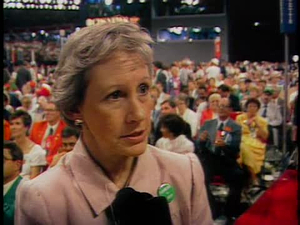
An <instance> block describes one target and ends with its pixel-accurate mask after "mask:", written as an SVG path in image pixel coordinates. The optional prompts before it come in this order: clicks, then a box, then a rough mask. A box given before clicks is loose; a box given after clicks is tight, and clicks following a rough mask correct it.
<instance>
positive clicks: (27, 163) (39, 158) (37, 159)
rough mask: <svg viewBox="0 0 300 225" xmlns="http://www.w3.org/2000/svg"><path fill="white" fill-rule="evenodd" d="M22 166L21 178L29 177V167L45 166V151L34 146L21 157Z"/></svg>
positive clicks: (38, 146)
mask: <svg viewBox="0 0 300 225" xmlns="http://www.w3.org/2000/svg"><path fill="white" fill-rule="evenodd" d="M23 159H24V164H23V166H22V172H21V174H20V175H21V176H22V177H27V178H29V177H30V167H32V166H46V165H47V161H46V151H45V150H44V149H42V147H41V146H40V145H34V146H33V147H32V149H31V151H30V152H29V153H27V154H24V155H23Z"/></svg>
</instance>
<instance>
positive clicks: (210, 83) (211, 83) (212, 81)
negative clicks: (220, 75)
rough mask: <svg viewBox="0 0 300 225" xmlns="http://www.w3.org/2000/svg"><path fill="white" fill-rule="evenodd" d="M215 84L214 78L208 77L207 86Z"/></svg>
mask: <svg viewBox="0 0 300 225" xmlns="http://www.w3.org/2000/svg"><path fill="white" fill-rule="evenodd" d="M215 84H216V81H215V79H213V78H211V79H209V86H211V87H212V86H215Z"/></svg>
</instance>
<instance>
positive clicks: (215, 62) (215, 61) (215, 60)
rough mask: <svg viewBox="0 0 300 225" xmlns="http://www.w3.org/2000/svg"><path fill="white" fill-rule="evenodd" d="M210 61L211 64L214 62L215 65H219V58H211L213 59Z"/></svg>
mask: <svg viewBox="0 0 300 225" xmlns="http://www.w3.org/2000/svg"><path fill="white" fill-rule="evenodd" d="M211 62H212V63H213V64H215V65H216V66H218V65H219V60H218V59H217V58H213V59H212V60H211Z"/></svg>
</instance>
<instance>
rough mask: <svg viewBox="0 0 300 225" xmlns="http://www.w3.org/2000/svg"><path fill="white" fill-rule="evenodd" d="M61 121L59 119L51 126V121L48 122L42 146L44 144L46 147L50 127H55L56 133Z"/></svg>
mask: <svg viewBox="0 0 300 225" xmlns="http://www.w3.org/2000/svg"><path fill="white" fill-rule="evenodd" d="M59 122H60V121H58V122H57V123H56V124H55V125H53V126H51V125H50V124H49V123H48V124H47V129H46V131H45V133H44V137H43V140H42V143H41V146H42V147H43V148H45V147H46V140H47V137H48V134H49V132H50V129H51V128H52V129H53V133H52V134H55V132H56V129H57V127H58V125H59Z"/></svg>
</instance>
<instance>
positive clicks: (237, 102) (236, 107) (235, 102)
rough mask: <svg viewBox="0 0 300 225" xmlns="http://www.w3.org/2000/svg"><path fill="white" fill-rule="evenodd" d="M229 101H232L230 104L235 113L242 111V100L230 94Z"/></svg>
mask: <svg viewBox="0 0 300 225" xmlns="http://www.w3.org/2000/svg"><path fill="white" fill-rule="evenodd" d="M229 99H230V103H231V107H232V109H233V111H235V112H238V111H242V109H241V105H240V100H239V98H238V97H237V96H236V95H233V94H230V95H229Z"/></svg>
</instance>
